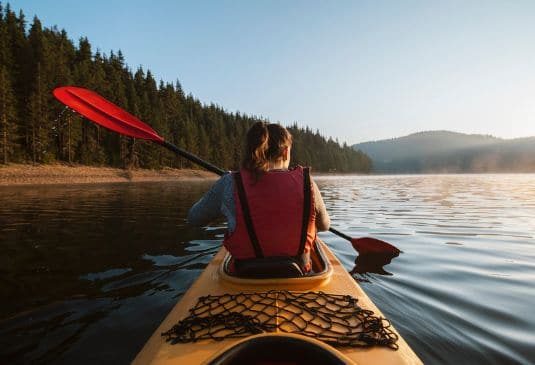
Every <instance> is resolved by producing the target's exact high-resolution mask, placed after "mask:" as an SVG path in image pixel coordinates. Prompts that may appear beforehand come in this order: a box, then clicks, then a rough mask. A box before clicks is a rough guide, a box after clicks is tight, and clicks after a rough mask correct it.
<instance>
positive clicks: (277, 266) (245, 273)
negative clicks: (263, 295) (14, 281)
mask: <svg viewBox="0 0 535 365" xmlns="http://www.w3.org/2000/svg"><path fill="white" fill-rule="evenodd" d="M310 260H311V262H312V271H311V272H310V273H306V274H305V273H303V270H302V269H301V266H300V265H299V263H298V261H297V260H296V259H295V258H294V257H264V258H255V259H247V260H233V259H232V257H231V256H230V255H227V256H226V257H225V261H224V265H223V268H224V270H225V273H226V274H227V275H231V276H236V277H239V278H251V279H269V278H300V277H304V276H315V275H321V274H323V273H324V272H326V271H327V259H326V257H325V254H324V253H323V250H322V249H321V247H320V245H318V244H315V245H314V252H312V253H311V254H310ZM232 263H234V271H232V270H231V269H230V267H231V265H232Z"/></svg>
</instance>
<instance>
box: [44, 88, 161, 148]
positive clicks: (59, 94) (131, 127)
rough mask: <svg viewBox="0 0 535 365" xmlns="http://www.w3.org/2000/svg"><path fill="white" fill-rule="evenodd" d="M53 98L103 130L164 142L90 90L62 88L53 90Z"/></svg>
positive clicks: (132, 117) (151, 131)
mask: <svg viewBox="0 0 535 365" xmlns="http://www.w3.org/2000/svg"><path fill="white" fill-rule="evenodd" d="M54 96H55V97H56V99H58V100H59V101H60V102H62V103H63V104H65V105H67V106H68V107H69V108H71V109H73V110H74V111H76V112H78V113H80V114H81V115H83V116H84V117H86V118H87V119H89V120H91V121H93V122H95V123H97V124H99V125H101V126H103V127H104V128H107V129H110V130H112V131H114V132H117V133H120V134H123V135H125V136H130V137H134V138H141V139H148V140H151V141H155V142H159V143H162V142H163V141H164V139H163V138H162V137H160V136H159V135H158V133H156V132H155V131H154V129H152V128H151V127H149V126H148V125H147V124H145V123H143V122H142V121H141V120H139V119H138V118H136V117H135V116H133V115H132V114H130V113H128V112H127V111H125V110H124V109H122V108H120V107H118V106H117V105H115V104H113V103H111V102H109V101H108V100H106V99H104V98H103V97H102V96H100V95H99V94H97V93H95V92H93V91H91V90H88V89H84V88H81V87H75V86H63V87H58V88H56V89H55V90H54Z"/></svg>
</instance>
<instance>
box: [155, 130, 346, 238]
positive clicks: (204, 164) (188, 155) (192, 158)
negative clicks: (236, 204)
mask: <svg viewBox="0 0 535 365" xmlns="http://www.w3.org/2000/svg"><path fill="white" fill-rule="evenodd" d="M161 144H162V146H164V147H165V148H167V149H168V150H170V151H173V152H174V153H176V154H177V155H179V156H182V157H184V158H187V159H188V160H190V161H192V162H195V163H196V164H197V165H199V166H202V167H204V168H205V169H206V170H208V171H211V172H213V173H215V174H218V175H220V176H221V175H224V174H225V173H226V171H225V170H223V169H220V168H219V167H217V166H215V165H212V164H211V163H210V162H207V161H204V160H203V159H201V158H200V157H197V156H195V155H194V154H193V153H189V152H188V151H185V150H183V149H182V148H180V147H177V146H175V145H174V144H172V143H170V142H167V141H163V142H162V143H161ZM329 231H331V232H332V233H334V234H335V235H337V236H339V237H342V238H344V239H346V240H348V241H350V242H351V237H349V236H348V235H346V234H344V233H342V232H340V231H338V230H336V229H334V228H329Z"/></svg>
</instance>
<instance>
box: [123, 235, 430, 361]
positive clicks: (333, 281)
mask: <svg viewBox="0 0 535 365" xmlns="http://www.w3.org/2000/svg"><path fill="white" fill-rule="evenodd" d="M318 244H319V245H321V247H322V249H323V251H324V253H325V257H326V260H327V261H328V270H326V271H325V273H323V274H322V275H319V276H316V277H311V278H295V279H267V280H266V279H242V278H236V277H232V276H230V275H227V274H226V273H225V272H224V270H222V267H223V263H224V260H225V256H226V254H227V252H226V250H225V249H224V248H221V249H220V250H219V252H218V253H217V254H216V255H215V257H214V258H213V259H212V261H211V262H210V263H209V264H208V266H207V267H206V269H205V270H204V271H203V273H202V274H201V275H200V277H199V278H198V279H197V281H196V282H195V283H194V284H193V285H192V286H191V287H190V289H189V290H188V291H187V292H186V293H185V294H184V296H183V297H182V298H181V300H180V301H179V302H178V303H177V304H176V305H175V307H174V308H173V309H172V310H171V312H170V313H169V315H168V316H167V317H166V318H165V320H164V321H163V322H162V323H161V325H160V326H159V327H158V328H157V330H156V331H155V332H154V333H153V334H152V336H151V337H150V339H149V340H148V342H147V343H146V344H145V346H144V347H143V349H142V350H141V352H140V353H139V354H138V355H137V356H136V358H135V359H134V361H133V363H134V364H202V363H207V362H208V361H210V359H213V358H215V357H214V356H215V355H216V354H220V353H222V352H224V351H225V350H226V349H228V348H229V347H232V346H233V345H235V344H238V343H240V342H243V341H244V339H243V338H229V339H225V340H222V341H214V340H201V341H198V342H194V343H176V344H171V343H168V342H166V340H165V337H163V336H162V335H161V334H162V333H163V332H165V331H167V330H169V329H170V328H171V327H173V326H174V325H175V324H176V323H178V322H179V321H180V320H182V319H184V318H186V317H187V316H188V315H189V314H190V313H189V309H190V308H193V307H194V306H195V304H196V303H197V300H198V298H199V297H202V296H206V295H223V294H233V293H235V294H237V293H242V292H257V291H269V290H291V291H323V292H325V293H329V294H340V295H350V296H352V297H355V298H358V303H359V306H361V307H362V308H364V309H368V310H372V311H373V312H374V313H375V315H377V316H382V314H381V312H380V311H379V310H378V308H377V307H376V306H375V305H374V304H373V302H372V301H371V300H370V299H369V298H368V296H367V295H366V294H365V293H364V291H363V290H362V289H361V288H360V286H359V285H358V284H357V282H356V281H355V280H354V279H353V278H352V277H351V276H350V275H349V274H348V273H347V271H346V270H345V268H344V267H343V266H342V264H341V263H340V261H339V260H338V259H337V258H336V257H335V256H334V254H333V253H332V252H331V251H330V250H329V249H328V247H327V246H326V245H325V244H324V243H322V242H319V243H318ZM307 279H309V280H307ZM390 329H391V330H392V331H393V332H394V333H396V334H397V335H398V336H399V334H398V333H397V331H396V330H395V329H394V328H393V327H390ZM277 334H278V335H281V333H277V332H275V333H274V335H277ZM263 336H269V334H265V335H263ZM293 336H297V337H301V338H303V337H304V336H301V335H293ZM316 342H318V341H316ZM397 345H398V346H399V349H398V350H396V351H395V350H392V349H390V348H387V347H381V346H374V347H370V348H355V347H341V348H336V349H334V348H332V347H330V346H328V345H324V346H327V347H329V348H330V349H332V351H333V352H336V353H339V354H340V355H341V356H343V357H344V358H345V359H346V360H347V362H348V363H351V362H353V363H356V364H367V363H371V364H375V363H378V364H421V361H420V359H419V358H418V357H417V355H416V354H415V353H414V352H413V351H412V349H411V348H410V347H409V346H408V345H407V343H406V342H405V341H404V340H403V338H402V337H401V336H399V339H398V341H397Z"/></svg>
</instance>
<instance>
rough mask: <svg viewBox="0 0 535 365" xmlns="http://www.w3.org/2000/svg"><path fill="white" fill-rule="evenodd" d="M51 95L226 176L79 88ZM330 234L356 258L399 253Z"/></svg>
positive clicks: (112, 126) (119, 130)
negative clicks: (348, 244)
mask: <svg viewBox="0 0 535 365" xmlns="http://www.w3.org/2000/svg"><path fill="white" fill-rule="evenodd" d="M53 93H54V96H55V97H56V98H57V99H58V100H59V101H60V102H62V103H63V104H65V105H66V106H68V107H69V108H71V109H72V110H74V111H76V112H78V113H79V114H81V115H82V116H84V117H85V118H87V119H89V120H91V121H93V122H95V123H97V124H99V125H101V126H103V127H105V128H107V129H109V130H112V131H114V132H117V133H120V134H122V135H125V136H129V137H134V138H141V139H145V140H149V141H152V142H156V143H158V144H160V145H162V146H164V147H165V148H167V149H169V150H171V151H173V152H174V153H176V154H177V155H180V156H182V157H184V158H187V159H188V160H190V161H192V162H194V163H196V164H198V165H200V166H202V167H204V168H205V169H207V170H208V171H211V172H213V173H216V174H218V175H223V174H225V173H226V172H227V171H225V170H223V169H220V168H219V167H217V166H214V165H212V164H211V163H209V162H206V161H204V160H202V159H201V158H199V157H197V156H195V155H193V154H191V153H189V152H187V151H185V150H183V149H181V148H180V147H177V146H175V145H174V144H172V143H169V142H167V141H166V140H164V138H163V137H161V136H159V135H158V133H156V131H154V129H152V128H151V127H150V126H148V125H147V124H145V123H144V122H142V121H141V120H139V119H138V118H136V117H135V116H133V115H132V114H130V113H128V112H127V111H125V110H124V109H122V108H120V107H118V106H117V105H115V104H113V103H111V102H110V101H108V100H106V99H105V98H103V97H102V96H100V95H98V94H97V93H95V92H93V91H91V90H88V89H84V88H81V87H74V86H63V87H58V88H56V89H55V90H54V92H53ZM329 230H330V231H331V232H332V233H334V234H336V235H337V236H340V237H342V238H344V239H346V240H348V241H349V242H351V244H352V245H353V247H354V248H355V250H357V252H359V254H364V253H370V252H384V253H387V252H390V253H398V254H399V252H400V251H399V250H398V249H397V248H396V247H394V246H392V245H391V244H389V243H387V242H385V241H381V240H378V239H376V238H371V237H363V238H352V237H350V236H348V235H346V234H344V233H342V232H340V231H338V230H336V229H334V228H330V229H329Z"/></svg>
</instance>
